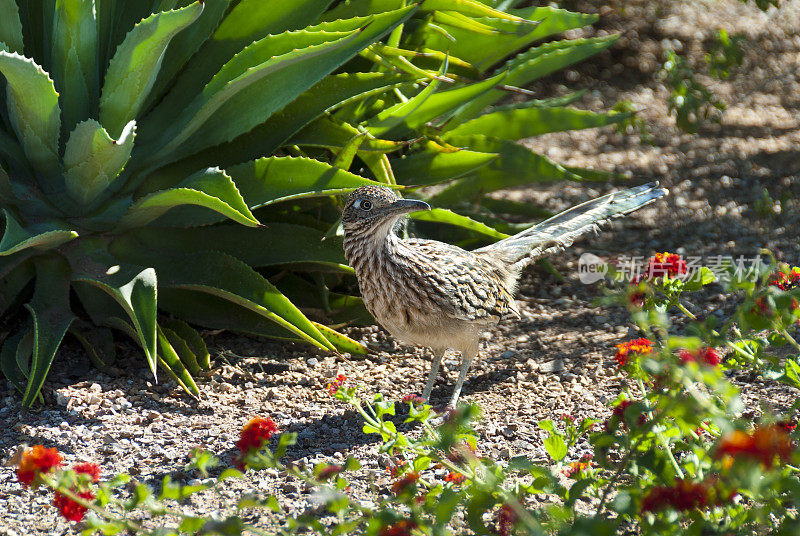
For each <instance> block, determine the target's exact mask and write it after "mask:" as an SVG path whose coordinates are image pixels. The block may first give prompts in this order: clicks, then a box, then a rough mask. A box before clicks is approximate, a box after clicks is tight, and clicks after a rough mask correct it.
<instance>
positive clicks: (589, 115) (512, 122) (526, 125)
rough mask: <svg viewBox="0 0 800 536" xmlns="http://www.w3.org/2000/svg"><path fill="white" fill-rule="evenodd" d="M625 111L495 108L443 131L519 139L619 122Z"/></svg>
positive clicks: (445, 136)
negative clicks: (601, 111)
mask: <svg viewBox="0 0 800 536" xmlns="http://www.w3.org/2000/svg"><path fill="white" fill-rule="evenodd" d="M627 117H630V114H624V113H607V114H606V113H596V112H590V111H587V110H577V109H575V108H525V109H518V110H507V111H499V112H492V113H488V114H485V115H481V116H479V117H477V118H475V119H472V120H470V121H467V122H465V123H462V124H460V125H458V126H457V127H456V128H454V129H453V130H450V131H448V132H447V133H446V134H445V135H444V139H445V140H449V139H450V138H451V137H453V136H471V135H481V134H486V133H489V132H490V133H491V135H492V137H493V138H501V139H509V140H519V139H522V138H530V137H532V136H539V135H541V134H546V133H548V132H562V131H565V130H580V129H585V128H595V127H602V126H606V125H611V124H616V123H619V122H620V121H623V120H625V119H626V118H627Z"/></svg>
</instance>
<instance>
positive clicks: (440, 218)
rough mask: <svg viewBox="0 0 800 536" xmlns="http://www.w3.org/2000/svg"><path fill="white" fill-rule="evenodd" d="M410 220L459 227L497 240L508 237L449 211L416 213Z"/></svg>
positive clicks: (435, 209)
mask: <svg viewBox="0 0 800 536" xmlns="http://www.w3.org/2000/svg"><path fill="white" fill-rule="evenodd" d="M411 218H412V219H414V220H417V221H430V222H436V223H446V224H448V225H455V226H456V227H461V228H462V229H467V230H468V231H472V232H475V233H480V234H483V235H486V236H489V237H491V238H495V239H498V240H501V239H503V238H507V237H508V236H509V235H507V234H505V233H501V232H500V231H498V230H496V229H492V228H491V227H489V226H488V225H486V224H483V223H481V222H479V221H475V220H473V219H471V218H468V217H466V216H461V215H460V214H456V213H455V212H453V211H451V210H447V209H443V208H434V209H431V210H426V211H424V212H417V213H415V214H412V216H411Z"/></svg>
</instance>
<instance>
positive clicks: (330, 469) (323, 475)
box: [317, 465, 344, 482]
mask: <svg viewBox="0 0 800 536" xmlns="http://www.w3.org/2000/svg"><path fill="white" fill-rule="evenodd" d="M342 471H344V467H342V466H341V465H328V466H327V467H323V468H322V470H321V471H320V472H319V476H318V477H317V478H319V479H320V480H322V481H323V482H324V481H325V480H328V479H329V478H331V477H335V476H337V475H338V474H339V473H341V472H342Z"/></svg>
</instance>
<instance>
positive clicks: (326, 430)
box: [0, 0, 800, 536]
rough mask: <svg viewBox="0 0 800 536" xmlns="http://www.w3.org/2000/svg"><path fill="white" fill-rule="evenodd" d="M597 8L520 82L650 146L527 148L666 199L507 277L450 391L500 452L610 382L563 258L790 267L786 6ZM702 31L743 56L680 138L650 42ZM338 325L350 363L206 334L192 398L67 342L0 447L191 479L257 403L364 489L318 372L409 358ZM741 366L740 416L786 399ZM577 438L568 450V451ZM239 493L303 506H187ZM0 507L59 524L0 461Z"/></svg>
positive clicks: (401, 366)
mask: <svg viewBox="0 0 800 536" xmlns="http://www.w3.org/2000/svg"><path fill="white" fill-rule="evenodd" d="M599 4H600V3H599V2H594V1H587V2H584V1H575V2H571V3H569V5H566V6H565V7H569V8H573V9H580V10H585V11H598V8H597V6H598V5H599ZM673 4H675V5H673ZM623 7H624V9H623ZM599 12H600V14H601V21H600V23H599V24H598V25H597V26H596V29H595V30H592V32H590V33H600V32H621V33H622V34H623V39H621V40H620V42H619V43H618V44H617V45H616V46H615V48H614V49H612V50H611V51H610V52H609V53H607V54H605V55H603V56H602V57H600V58H597V59H594V60H592V61H591V62H586V63H584V64H581V65H579V66H577V67H576V68H575V69H571V70H568V71H566V72H564V73H559V74H558V75H556V76H553V77H550V78H549V79H547V80H544V81H542V82H540V83H538V84H536V85H534V86H533V87H532V89H534V90H535V91H537V92H539V93H540V94H541V96H550V95H557V94H562V93H566V92H568V91H574V90H575V89H579V88H582V87H588V88H589V90H590V91H589V93H588V94H587V97H586V98H585V99H584V100H583V101H582V102H581V103H580V106H582V107H586V108H588V109H598V110H599V109H607V108H608V107H610V106H611V105H613V104H614V103H615V102H616V101H618V100H624V99H629V100H631V101H632V102H633V103H635V104H636V105H637V106H639V107H640V108H641V109H642V110H643V111H642V112H641V113H640V116H641V117H642V118H643V119H644V121H645V122H646V124H647V125H648V127H649V129H650V132H651V133H652V135H653V137H654V141H653V143H652V145H651V144H644V143H641V142H640V140H639V138H638V136H637V135H635V134H632V135H627V136H623V135H620V134H618V133H616V132H615V131H614V130H613V129H603V130H592V131H584V132H573V133H564V134H552V135H547V136H542V137H539V138H536V139H533V140H528V141H527V142H526V143H528V144H529V145H530V146H531V147H534V148H536V149H537V150H540V151H543V152H545V153H546V154H547V155H548V156H550V157H551V158H553V159H554V160H556V161H559V162H563V163H565V164H567V165H575V166H585V167H596V168H601V169H606V170H614V171H630V172H631V173H632V176H633V179H632V182H635V183H640V182H644V181H645V180H652V179H658V180H661V181H662V182H663V183H664V184H665V185H666V186H667V187H669V188H670V190H671V191H672V196H671V197H670V198H669V199H668V201H667V202H662V203H657V204H655V205H652V206H650V207H648V208H646V209H644V210H641V211H639V212H637V213H636V214H634V215H633V216H632V217H630V218H627V219H625V220H623V221H619V222H618V223H615V224H614V225H613V226H612V227H611V228H610V229H609V230H607V231H605V232H604V233H602V234H601V235H600V236H599V237H597V238H591V239H590V240H584V241H581V242H580V243H578V244H576V245H575V247H573V248H571V249H569V250H568V251H566V252H564V253H561V254H559V255H558V256H556V257H555V258H554V259H552V261H553V264H554V265H555V266H556V267H557V268H558V269H559V270H560V271H561V273H562V274H564V276H565V278H566V280H565V281H563V282H562V281H559V280H557V279H556V278H554V277H553V276H551V275H549V274H548V273H547V272H545V271H543V270H541V269H537V268H532V269H531V270H529V271H528V272H526V274H525V275H524V277H523V280H522V284H521V286H520V291H519V304H520V309H521V311H522V320H521V321H519V322H516V323H510V324H505V325H501V326H498V327H497V328H496V329H494V330H492V331H491V332H490V333H487V334H486V336H485V340H484V343H483V345H482V347H481V351H480V354H479V360H478V361H477V362H476V364H475V365H474V366H473V368H472V370H471V372H470V374H469V377H468V381H467V383H466V385H465V388H464V391H463V395H462V396H463V399H464V400H465V401H469V402H477V403H479V404H480V405H481V406H482V408H483V411H484V414H483V418H482V420H481V422H480V424H479V426H478V430H479V433H480V443H479V450H480V452H481V453H482V454H485V455H489V456H492V457H494V458H497V459H500V460H502V459H507V458H509V457H510V456H516V455H521V454H524V455H527V456H530V457H531V458H532V459H534V460H537V461H542V462H544V461H546V454H545V452H544V449H543V447H542V443H541V437H542V434H541V433H540V431H539V430H538V429H537V426H536V423H537V421H539V420H540V419H543V418H552V417H553V416H559V415H561V414H564V413H569V414H572V415H575V416H577V417H595V418H605V417H606V416H607V414H608V413H609V412H608V410H607V408H606V406H605V403H606V402H607V401H609V400H611V399H613V398H615V397H616V396H617V394H618V393H619V391H620V389H621V388H622V383H623V378H622V377H621V376H619V375H618V374H617V373H616V367H615V366H613V361H612V359H611V357H612V355H613V345H614V344H616V343H618V342H620V340H622V339H625V338H626V337H627V336H628V335H633V334H634V333H635V331H634V330H633V328H632V326H631V325H630V324H629V322H628V319H627V313H626V312H625V311H623V310H621V309H613V308H604V307H597V306H595V305H593V302H592V300H593V298H594V297H595V295H596V294H597V287H595V286H588V285H583V284H582V283H580V281H579V280H578V277H577V260H578V258H579V256H580V255H581V253H583V252H591V253H594V254H597V255H600V256H618V255H623V254H625V255H640V256H646V255H650V254H652V253H653V252H654V251H665V250H670V251H678V252H681V253H684V254H686V255H703V256H706V257H708V256H712V255H732V256H735V257H738V256H739V255H743V256H745V257H748V258H749V257H753V256H754V255H755V254H756V253H757V252H758V249H759V248H760V247H767V248H769V249H771V250H772V251H773V252H775V254H776V255H777V256H778V257H779V258H782V259H784V260H786V261H788V262H791V263H794V264H798V263H800V245H799V244H798V236H800V223H799V220H800V206H799V205H798V200H800V181H798V173H800V150H798V147H800V130H799V129H798V121H799V120H800V113H798V108H800V32H798V30H800V3H798V2H785V4H784V7H783V8H782V9H781V10H780V11H775V10H772V11H770V12H769V13H767V14H762V13H760V12H758V11H757V10H755V9H754V8H751V7H748V6H745V5H742V4H740V3H739V2H737V1H735V0H727V1H719V2H717V1H706V2H686V3H670V4H667V3H659V5H655V3H652V2H626V3H625V4H624V6H623V5H622V4H619V3H616V2H612V3H611V5H610V6H608V7H603V8H602V9H600V10H599ZM720 26H724V27H726V28H728V30H729V31H732V32H737V31H738V32H745V33H746V34H747V36H748V37H749V39H750V46H749V49H748V51H747V54H746V61H745V65H744V66H743V67H742V68H741V69H740V70H739V72H738V73H737V74H736V75H735V76H734V77H733V78H732V79H731V80H729V81H726V82H722V83H719V82H716V83H715V82H709V83H710V85H711V86H712V87H713V88H714V89H715V91H717V92H718V93H719V94H720V95H721V96H723V97H724V98H725V100H727V101H728V102H729V108H728V109H727V110H726V111H725V113H724V114H723V116H722V122H721V124H720V125H712V126H709V127H707V128H704V129H702V130H701V132H700V133H699V134H698V135H696V136H690V135H685V134H681V133H680V132H679V131H678V130H677V129H676V128H675V127H674V124H673V120H672V119H671V118H670V117H669V115H668V113H667V109H666V104H665V103H666V98H667V95H668V92H667V90H666V89H665V87H664V86H663V84H662V83H661V82H660V81H659V80H658V77H657V76H656V73H655V72H654V70H655V69H656V68H657V66H658V64H659V61H660V60H661V59H662V57H663V51H664V49H665V48H666V47H667V46H672V47H675V48H680V49H682V50H683V51H684V52H687V53H688V54H689V55H690V57H692V58H693V59H694V60H697V59H698V58H699V57H700V56H699V51H700V46H701V45H702V43H703V42H704V41H705V40H707V39H709V38H710V37H711V35H712V33H713V30H714V29H715V28H717V27H720ZM583 34H587V33H586V32H583ZM613 188H614V187H613V186H611V185H608V184H600V183H598V184H588V185H584V184H557V185H545V186H537V187H530V188H524V189H515V190H509V191H504V192H501V193H499V194H498V195H500V196H502V197H507V198H510V199H516V200H530V201H531V202H535V203H537V204H540V205H542V206H545V207H547V208H549V209H551V210H554V211H555V210H559V209H562V208H566V207H567V206H569V205H572V204H574V203H577V202H580V201H584V200H586V199H589V198H590V197H594V196H596V195H599V194H602V193H605V192H608V191H611V190H612V189H613ZM759 207H760V208H759ZM702 298H703V300H702V301H698V303H695V304H693V305H692V307H694V308H695V309H696V310H698V311H703V312H704V313H705V314H712V313H713V314H721V315H724V314H726V312H728V311H730V310H731V308H732V307H733V306H734V303H732V302H733V301H735V300H731V299H727V298H726V297H725V296H723V295H721V294H720V293H719V289H712V290H711V291H709V292H707V293H705V294H704V295H703V297H702ZM351 335H352V336H354V337H357V338H359V339H361V340H362V341H364V342H366V343H368V344H370V345H372V346H374V347H376V348H379V349H380V351H379V352H378V353H376V354H375V355H370V356H368V357H367V358H363V359H355V358H349V359H348V358H346V357H336V358H334V357H333V356H329V355H324V354H320V353H316V352H314V351H313V350H311V349H309V348H307V347H305V346H294V345H287V344H278V343H275V342H270V341H267V340H263V339H258V338H254V337H242V336H238V335H232V334H227V333H223V334H219V335H215V336H209V343H210V347H211V348H212V352H213V356H214V364H215V368H214V372H213V376H212V377H210V378H208V379H206V380H204V381H203V385H202V390H203V397H202V399H201V400H200V401H199V402H194V401H192V400H191V399H189V398H187V397H186V396H184V395H182V394H181V393H180V392H179V391H178V390H177V389H176V388H175V387H174V386H173V385H171V384H170V383H162V384H160V385H153V384H152V382H151V381H150V380H151V377H150V374H149V373H148V371H147V370H146V367H145V365H144V360H143V359H142V358H141V356H140V355H139V354H138V352H137V350H136V348H134V347H133V346H126V345H125V344H124V343H123V344H122V345H121V347H120V348H119V352H120V354H122V360H121V362H120V364H119V374H118V375H115V376H109V375H105V374H98V372H97V371H96V370H95V369H93V368H92V367H91V365H90V364H89V362H88V360H87V359H86V358H85V356H83V355H82V354H81V352H80V351H79V350H78V348H75V347H72V346H70V345H67V346H65V348H64V350H63V353H62V355H60V356H59V358H58V359H57V360H56V365H55V366H54V369H53V372H52V373H51V375H50V378H49V380H48V382H47V384H46V385H45V388H44V389H43V392H44V393H45V400H46V404H45V406H44V407H42V408H39V409H36V410H34V411H30V410H24V409H22V408H21V407H20V405H19V398H18V396H17V395H16V394H15V393H13V392H12V390H11V388H10V387H9V386H8V385H6V384H5V383H3V384H2V385H0V459H2V458H4V457H6V456H8V455H10V454H11V453H12V452H13V451H14V450H15V449H16V448H17V446H18V445H20V444H22V443H27V444H36V443H42V444H45V445H47V446H55V447H57V448H58V449H59V450H60V451H61V452H63V453H65V456H66V458H67V461H68V462H73V461H76V460H89V461H93V462H97V463H100V464H101V465H102V467H103V471H104V472H105V473H106V474H112V473H116V472H118V471H126V472H128V473H130V474H132V475H134V476H135V477H136V478H138V479H140V480H142V481H145V482H148V483H150V484H153V485H154V486H155V487H156V488H157V487H158V486H159V483H160V480H161V478H162V477H163V476H164V475H165V474H167V473H170V474H172V475H173V476H174V477H177V478H181V477H182V476H183V478H185V479H187V480H190V479H192V478H194V475H187V474H183V472H182V468H183V466H184V464H185V463H186V460H187V454H188V453H189V451H190V449H191V448H192V447H195V446H201V447H204V448H207V449H210V450H212V451H214V452H216V453H218V454H219V455H220V456H221V457H222V458H223V460H224V461H229V460H230V458H231V457H232V455H233V454H235V453H234V450H233V445H234V443H235V441H236V438H237V432H238V430H239V429H240V428H241V426H242V425H243V424H244V423H245V422H246V421H247V420H248V419H249V418H250V417H251V416H253V415H255V414H260V415H270V416H272V417H273V418H274V419H275V420H276V422H277V423H278V424H279V426H280V427H281V429H282V430H291V431H296V432H298V433H299V438H300V439H299V443H298V445H297V446H296V447H294V448H293V449H291V451H290V452H289V456H290V457H291V458H293V459H295V460H302V461H307V462H310V461H323V460H341V459H343V458H344V457H345V456H348V455H353V456H356V457H358V458H360V459H362V460H364V467H363V468H362V470H360V471H359V472H358V473H357V477H356V478H355V481H354V484H353V490H354V493H355V494H356V496H358V497H359V498H361V499H362V500H365V501H369V500H371V499H374V498H375V497H376V496H377V495H379V494H381V493H387V492H388V487H387V484H388V475H387V474H386V471H385V469H384V466H385V460H383V459H382V458H381V456H380V455H378V453H377V448H376V443H375V438H374V437H370V436H366V435H364V434H363V433H362V432H361V424H360V419H359V418H358V416H357V415H355V414H354V413H353V412H350V411H348V410H347V409H346V408H345V407H343V405H342V403H340V402H337V401H335V400H334V399H332V398H331V397H330V396H328V394H327V391H326V390H325V385H326V384H327V383H328V382H329V381H330V380H331V379H332V378H333V377H335V375H336V374H337V373H343V374H345V375H347V376H348V377H349V378H350V379H351V382H353V383H357V384H360V385H363V386H364V389H365V391H366V390H369V391H370V392H373V391H380V392H382V393H383V394H384V395H385V396H386V397H387V398H390V399H399V398H400V397H402V396H403V395H404V394H407V393H411V392H419V391H420V390H421V389H422V386H423V382H424V378H425V375H426V373H427V367H428V353H427V351H425V350H422V349H418V348H417V349H414V348H406V347H400V346H398V345H397V344H396V343H395V342H393V341H392V340H391V339H390V338H389V337H388V336H387V335H386V334H385V333H384V332H383V331H381V330H380V329H378V328H377V327H371V328H359V329H353V330H352V332H351ZM447 364H449V365H450V369H451V373H450V377H449V380H448V381H447V382H445V381H443V380H441V379H440V382H439V384H438V386H437V388H436V389H435V391H434V395H433V397H434V402H444V401H446V399H447V397H449V394H450V391H451V388H452V382H453V380H454V373H453V372H452V371H453V370H454V369H455V368H456V367H457V362H456V361H455V359H454V358H453V357H450V359H449V360H448V361H447ZM744 380H745V377H744V376H743V377H742V378H741V379H738V378H737V379H736V381H737V382H738V383H740V384H741V388H742V392H743V398H744V399H745V401H746V404H747V406H748V409H750V410H754V411H760V407H761V406H762V405H765V406H767V407H773V408H775V409H778V410H780V409H781V408H785V407H788V406H789V405H790V404H791V402H792V401H793V400H794V397H796V395H797V394H796V393H794V392H792V391H790V390H789V389H787V388H784V387H781V386H779V385H775V384H770V383H764V382H760V381H752V380H751V381H744ZM586 449H588V445H579V446H578V448H576V449H575V450H574V451H573V452H570V454H569V458H570V459H577V458H579V457H580V456H581V455H582V453H583V452H584V451H585V450H586ZM245 490H247V491H250V492H253V491H256V492H259V493H264V494H266V493H272V492H275V493H277V495H278V497H279V500H280V502H281V504H282V505H283V506H284V507H285V508H286V509H288V510H289V511H292V512H297V511H302V510H304V509H305V508H307V507H308V506H309V504H310V502H309V501H310V496H311V495H310V493H309V491H310V490H306V489H304V488H303V487H302V486H300V485H298V484H297V483H295V482H291V481H287V480H285V479H282V478H280V476H279V475H276V474H274V473H269V472H262V473H258V474H248V476H247V477H246V478H245V479H243V480H239V481H235V482H231V483H230V485H227V486H226V487H225V488H224V489H223V490H222V491H221V493H220V496H214V495H211V494H204V495H201V496H199V497H198V498H196V499H193V500H192V501H191V502H190V503H189V504H187V505H186V506H187V508H189V509H193V510H195V511H197V512H205V513H208V512H212V511H218V510H219V509H220V508H221V506H220V504H230V503H231V502H233V501H231V499H232V498H233V497H235V496H238V495H239V494H240V493H241V492H244V491H245ZM220 499H222V501H221V500H220ZM0 512H3V515H2V516H0V535H3V534H5V535H9V536H14V535H18V536H19V535H23V534H25V535H28V534H30V535H34V534H72V533H73V531H74V529H73V528H72V527H70V526H69V524H68V523H67V522H65V521H63V520H62V519H60V518H59V517H58V516H57V515H56V513H55V510H54V509H53V508H52V507H50V506H49V505H48V498H47V496H46V495H45V494H44V493H43V492H39V493H30V492H29V491H24V490H22V488H21V487H20V485H19V484H18V483H17V482H16V479H15V476H14V472H13V468H12V467H0ZM252 516H253V517H252V518H250V519H249V521H251V522H255V523H258V524H262V525H265V526H268V525H269V524H270V523H271V522H273V521H274V519H273V518H271V514H267V513H263V512H253V513H252ZM259 516H261V517H259Z"/></svg>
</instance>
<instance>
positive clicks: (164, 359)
mask: <svg viewBox="0 0 800 536" xmlns="http://www.w3.org/2000/svg"><path fill="white" fill-rule="evenodd" d="M156 330H157V337H158V364H159V365H160V366H161V368H162V370H164V371H165V372H166V373H167V374H169V375H170V376H171V377H172V379H174V380H175V381H176V382H177V383H178V385H180V386H181V389H183V390H184V391H186V392H187V393H189V394H191V395H194V396H197V395H199V394H200V390H199V389H198V388H197V384H195V383H194V380H193V379H192V376H191V374H189V372H188V371H187V370H186V366H184V361H183V359H181V353H180V352H181V351H182V350H185V351H186V352H187V353H186V354H184V355H183V357H184V358H187V359H188V353H190V352H188V347H186V344H185V343H183V341H182V340H181V339H180V337H178V336H177V335H175V334H174V333H173V332H170V333H171V335H172V337H170V336H168V335H167V334H165V333H164V330H163V329H161V328H160V327H158V326H156ZM173 343H183V345H182V346H181V347H180V348H179V349H176V347H175V345H174V344H173ZM194 365H195V366H196V365H197V363H196V362H195V363H194ZM198 369H199V367H198ZM198 372H199V370H198ZM165 478H166V477H165Z"/></svg>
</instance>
